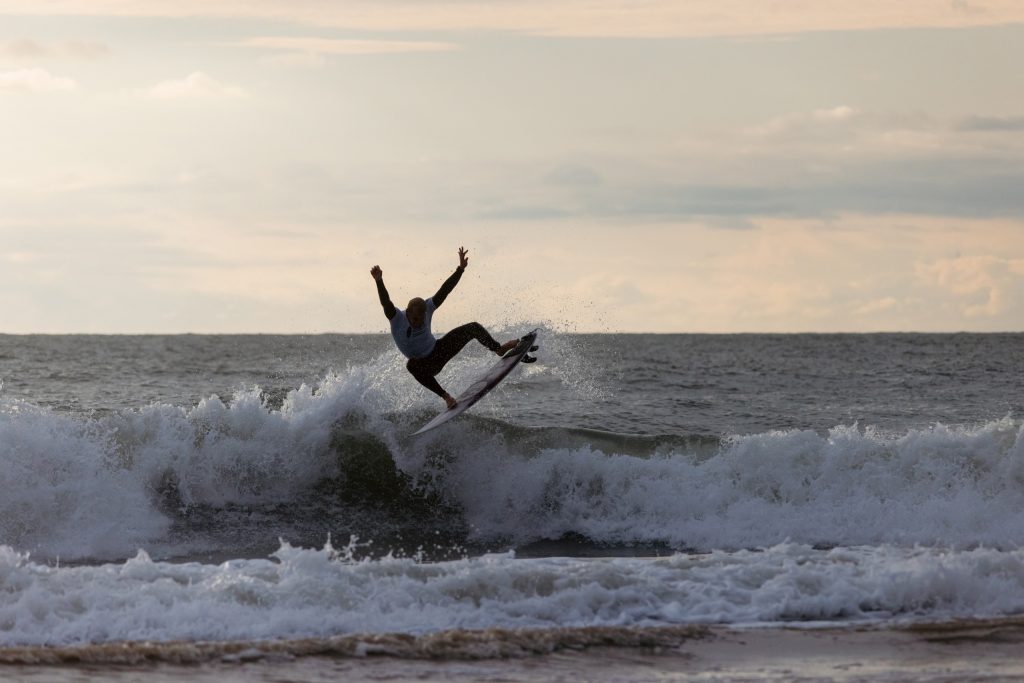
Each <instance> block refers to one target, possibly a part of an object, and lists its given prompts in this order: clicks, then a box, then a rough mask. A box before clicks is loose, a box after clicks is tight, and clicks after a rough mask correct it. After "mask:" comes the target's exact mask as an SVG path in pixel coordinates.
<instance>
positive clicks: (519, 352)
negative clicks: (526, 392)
mask: <svg viewBox="0 0 1024 683" xmlns="http://www.w3.org/2000/svg"><path fill="white" fill-rule="evenodd" d="M536 339H537V330H534V331H533V332H530V333H529V334H527V335H525V336H523V337H521V338H520V339H519V343H518V344H516V347H515V348H514V349H512V350H511V351H509V352H508V353H506V354H505V355H504V356H502V357H501V360H499V361H498V362H497V363H495V364H494V366H493V367H491V369H490V370H488V371H487V372H485V373H484V374H482V375H480V377H479V378H478V379H477V380H476V381H475V382H473V383H472V384H470V385H469V387H468V388H467V389H466V390H465V391H463V392H462V393H461V394H459V395H458V396H456V397H455V400H456V401H458V403H457V404H456V406H455V407H454V408H449V409H448V410H446V411H444V412H443V413H441V414H440V415H438V416H437V417H435V418H434V419H433V420H431V421H430V422H428V423H427V424H425V425H423V426H422V427H420V429H419V431H417V432H414V433H413V436H416V435H417V434H422V433H424V432H429V431H430V430H431V429H434V428H436V427H440V426H441V425H443V424H444V423H445V422H448V421H449V420H451V419H454V418H456V417H458V416H459V415H461V414H462V413H464V412H466V411H467V410H469V408H470V407H471V406H472V405H473V404H474V403H476V402H477V401H479V400H480V399H482V398H483V397H484V396H486V395H487V392H489V391H490V390H491V389H493V388H494V387H496V386H498V385H499V384H501V381H502V380H503V379H505V378H506V377H508V374H509V373H510V372H512V370H513V369H515V367H516V366H517V365H519V364H520V363H523V362H526V363H529V362H532V361H534V360H536V358H533V357H532V356H530V355H528V354H529V352H530V351H531V350H534V349H536V348H537V347H536V346H534V341H536Z"/></svg>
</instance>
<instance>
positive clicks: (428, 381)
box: [405, 356, 448, 398]
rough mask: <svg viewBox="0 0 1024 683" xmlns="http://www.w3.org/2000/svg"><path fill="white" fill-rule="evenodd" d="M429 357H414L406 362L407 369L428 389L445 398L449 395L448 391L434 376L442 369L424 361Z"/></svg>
mask: <svg viewBox="0 0 1024 683" xmlns="http://www.w3.org/2000/svg"><path fill="white" fill-rule="evenodd" d="M428 358H429V356H428V357H427V358H413V359H411V360H410V361H409V362H408V363H406V364H405V369H406V370H408V371H409V373H410V374H411V375H412V376H413V377H415V378H416V381H417V382H419V383H420V384H422V385H423V386H425V387H426V388H427V389H430V390H431V391H433V392H434V393H435V394H437V395H438V396H440V397H441V398H444V397H445V396H447V395H448V392H447V391H445V390H444V389H443V388H442V387H441V385H440V384H438V382H437V380H436V379H435V378H434V375H436V374H437V373H438V372H440V371H441V369H440V368H438V369H437V370H434V368H433V364H432V363H426V362H424V361H426V360H427V359H428Z"/></svg>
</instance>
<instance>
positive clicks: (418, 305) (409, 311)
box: [405, 297, 427, 327]
mask: <svg viewBox="0 0 1024 683" xmlns="http://www.w3.org/2000/svg"><path fill="white" fill-rule="evenodd" d="M405 317H407V318H408V319H409V324H410V325H412V326H413V327H423V322H424V321H425V320H426V319H427V302H426V301H424V300H423V299H421V298H419V297H416V298H415V299H409V304H408V305H407V306H406V307H405Z"/></svg>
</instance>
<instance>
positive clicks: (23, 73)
mask: <svg viewBox="0 0 1024 683" xmlns="http://www.w3.org/2000/svg"><path fill="white" fill-rule="evenodd" d="M77 88H78V84H77V83H75V81H73V80H72V79H70V78H62V77H60V76H54V75H53V74H51V73H50V72H49V71H47V70H46V69H40V68H32V69H18V70H16V71H8V72H5V73H0V93H4V92H28V93H38V92H57V91H68V90H75V89H77Z"/></svg>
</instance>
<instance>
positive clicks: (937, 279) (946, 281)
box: [917, 255, 1024, 318]
mask: <svg viewBox="0 0 1024 683" xmlns="http://www.w3.org/2000/svg"><path fill="white" fill-rule="evenodd" d="M917 272H918V276H919V277H920V278H921V279H922V280H924V281H925V282H927V283H929V284H932V285H935V286H937V287H940V288H942V289H944V290H946V291H947V292H948V293H949V294H950V295H951V296H952V297H954V299H955V301H956V304H957V305H958V306H959V307H960V309H961V311H962V313H963V315H965V316H966V317H968V318H976V317H993V316H997V315H1000V314H1001V313H1003V312H1005V311H1006V310H1007V309H1008V308H1009V306H1010V305H1011V304H1013V303H1017V302H1020V301H1021V298H1022V295H1024V258H1005V257H1002V256H990V255H981V256H959V257H956V258H943V259H938V260H936V261H933V262H931V263H924V264H918V266H917Z"/></svg>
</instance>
